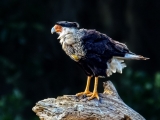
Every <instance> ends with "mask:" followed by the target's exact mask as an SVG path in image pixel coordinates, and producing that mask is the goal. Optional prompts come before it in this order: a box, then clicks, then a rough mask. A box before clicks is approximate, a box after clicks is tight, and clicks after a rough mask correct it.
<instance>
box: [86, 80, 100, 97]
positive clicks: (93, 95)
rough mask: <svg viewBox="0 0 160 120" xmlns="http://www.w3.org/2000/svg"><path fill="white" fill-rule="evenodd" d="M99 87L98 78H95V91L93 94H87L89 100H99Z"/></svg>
mask: <svg viewBox="0 0 160 120" xmlns="http://www.w3.org/2000/svg"><path fill="white" fill-rule="evenodd" d="M97 86H98V77H95V83H94V90H93V93H91V94H87V96H90V97H89V98H88V100H91V99H93V98H97V99H98V100H99V96H98V92H97Z"/></svg>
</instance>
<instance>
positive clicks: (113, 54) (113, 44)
mask: <svg viewBox="0 0 160 120" xmlns="http://www.w3.org/2000/svg"><path fill="white" fill-rule="evenodd" d="M51 33H52V34H53V33H57V34H58V35H59V36H58V38H57V39H58V40H59V42H60V44H61V45H62V49H63V50H64V51H65V53H66V54H67V55H68V56H69V57H70V58H71V59H72V60H74V61H75V62H76V63H77V64H78V65H79V66H80V67H81V68H82V69H83V70H84V72H85V74H86V75H87V84H86V88H85V90H84V92H80V93H77V94H76V96H78V97H79V96H82V95H83V96H87V97H88V100H92V99H94V98H96V99H98V100H99V95H98V90H97V86H98V78H101V77H102V78H104V77H109V76H111V75H112V74H113V73H116V72H118V73H122V70H123V68H125V67H126V64H125V63H124V60H147V59H149V58H147V57H143V56H141V55H137V54H135V53H133V52H131V51H130V50H129V49H128V47H127V46H126V45H125V44H124V43H121V42H118V41H116V40H113V39H112V38H110V37H109V36H107V35H106V34H104V33H101V32H99V31H96V30H95V29H84V28H81V29H80V28H79V24H78V23H77V22H69V21H58V22H56V23H55V25H54V26H53V27H52V28H51ZM92 77H94V78H95V82H94V89H93V92H91V91H90V90H89V88H90V82H91V78H92Z"/></svg>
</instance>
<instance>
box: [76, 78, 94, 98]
mask: <svg viewBox="0 0 160 120" xmlns="http://www.w3.org/2000/svg"><path fill="white" fill-rule="evenodd" d="M90 81H91V76H88V78H87V85H86V89H85V91H84V92H80V93H77V94H76V96H81V95H88V94H91V93H92V92H90V91H89V86H90Z"/></svg>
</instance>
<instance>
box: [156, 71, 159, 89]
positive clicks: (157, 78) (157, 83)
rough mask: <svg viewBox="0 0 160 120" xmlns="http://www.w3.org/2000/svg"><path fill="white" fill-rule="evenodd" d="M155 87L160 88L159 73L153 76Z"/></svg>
mask: <svg viewBox="0 0 160 120" xmlns="http://www.w3.org/2000/svg"><path fill="white" fill-rule="evenodd" d="M155 86H156V87H159V88H160V72H157V73H156V74H155Z"/></svg>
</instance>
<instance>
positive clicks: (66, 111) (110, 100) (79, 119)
mask: <svg viewBox="0 0 160 120" xmlns="http://www.w3.org/2000/svg"><path fill="white" fill-rule="evenodd" d="M103 86H104V92H103V93H100V94H99V97H100V100H97V99H93V100H88V99H87V97H86V96H81V97H76V96H75V95H64V96H61V97H57V99H55V98H48V99H44V100H41V101H39V102H38V103H36V105H35V106H34V107H33V109H32V110H33V111H34V112H35V113H36V115H37V116H39V118H40V119H41V120H145V118H143V117H142V116H141V115H140V114H139V113H137V112H136V111H134V110H133V109H132V108H130V107H129V106H127V105H126V104H125V103H124V102H123V101H122V99H121V98H120V97H119V95H118V93H117V91H116V88H115V87H114V85H113V84H112V82H111V81H107V82H104V84H103Z"/></svg>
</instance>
